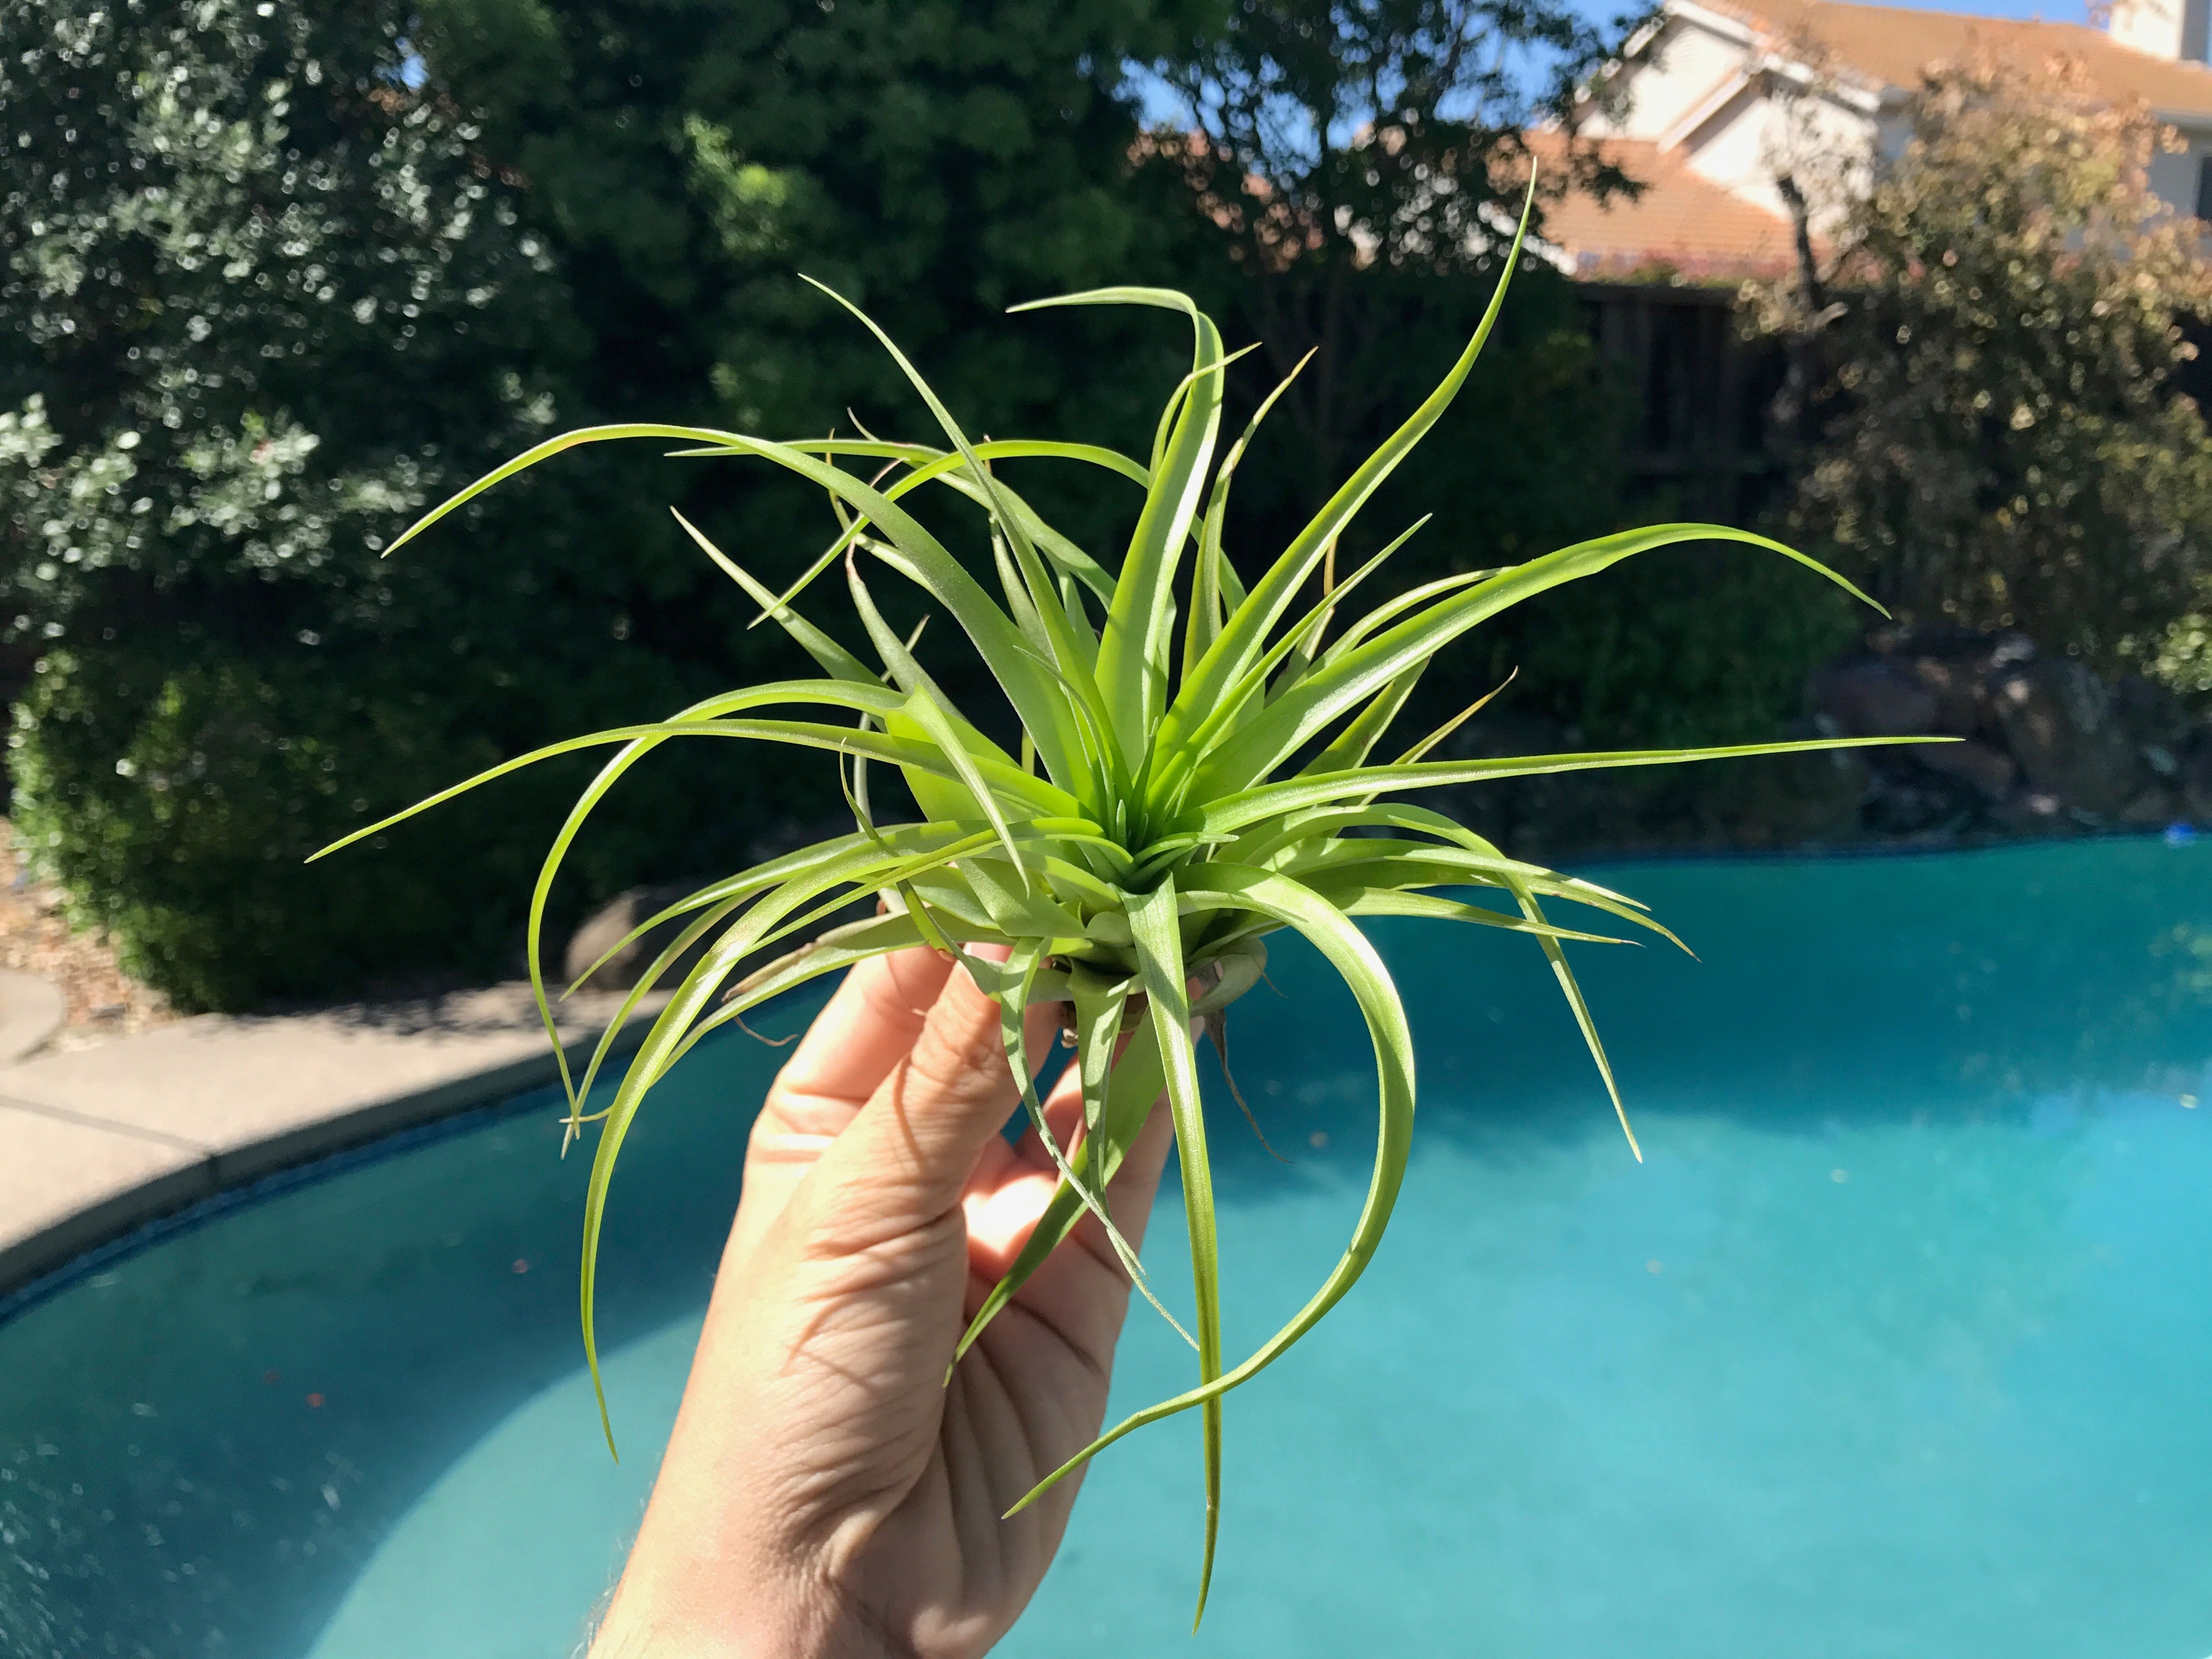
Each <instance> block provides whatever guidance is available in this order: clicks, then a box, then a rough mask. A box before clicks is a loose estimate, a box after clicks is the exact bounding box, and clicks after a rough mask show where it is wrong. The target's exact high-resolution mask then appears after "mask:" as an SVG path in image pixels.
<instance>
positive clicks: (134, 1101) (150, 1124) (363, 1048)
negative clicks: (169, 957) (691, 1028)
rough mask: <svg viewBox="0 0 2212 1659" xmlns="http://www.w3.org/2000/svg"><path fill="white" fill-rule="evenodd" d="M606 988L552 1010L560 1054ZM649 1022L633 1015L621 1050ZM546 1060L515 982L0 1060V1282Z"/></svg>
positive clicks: (503, 1091)
mask: <svg viewBox="0 0 2212 1659" xmlns="http://www.w3.org/2000/svg"><path fill="white" fill-rule="evenodd" d="M620 1000H621V999H620V997H619V996H618V995H617V994H612V993H608V994H599V995H590V994H580V995H578V996H576V997H574V998H572V999H571V1000H569V1001H568V1003H567V1004H565V1005H563V1006H562V1007H561V1008H560V1010H559V1012H560V1015H561V1036H562V1046H563V1047H564V1048H566V1050H567V1051H568V1055H569V1058H570V1060H571V1063H572V1064H580V1062H581V1061H582V1060H583V1059H585V1058H586V1057H587V1056H588V1055H589V1054H590V1051H591V1048H592V1044H593V1043H595V1042H597V1041H598V1039H599V1035H600V1034H601V1032H603V1031H604V1030H605V1028H606V1024H607V1022H608V1021H609V1020H610V1019H611V1018H612V1017H613V1014H614V1012H615V1011H616V1009H617V1007H618V1006H620ZM658 1006H659V998H655V999H653V1000H652V1001H650V1002H648V1003H647V1005H646V1006H645V1008H644V1009H642V1010H641V1013H644V1014H650V1013H651V1012H654V1011H655V1010H656V1009H657V1007H658ZM651 1024H652V1022H651V1020H650V1019H649V1018H638V1019H634V1020H632V1022H631V1023H630V1024H629V1027H628V1029H627V1030H625V1031H624V1032H623V1039H622V1041H621V1042H619V1044H618V1045H617V1052H621V1053H627V1052H628V1051H629V1049H631V1048H635V1046H636V1044H637V1043H638V1042H641V1041H642V1040H643V1037H644V1036H645V1033H646V1030H647V1029H648V1027H649V1026H650V1025H651ZM556 1075H557V1073H556V1068H555V1062H554V1058H553V1049H552V1045H551V1043H550V1042H548V1041H547V1040H546V1036H545V1030H544V1026H543V1025H542V1024H540V1023H539V1021H538V1013H537V1011H536V1009H535V1008H534V1007H533V1006H532V1003H531V1000H530V992H529V987H527V986H526V985H521V984H514V985H501V986H494V987H489V989H484V990H477V991H466V992H459V993H455V994H450V995H446V996H439V997H431V998H418V999H414V1000H408V1001H403V1002H395V1003H357V1004H351V1005H346V1006H339V1007H335V1008H328V1009H322V1010H319V1011H316V1012H310V1013H297V1014H276V1015H262V1016H251V1015H249V1016H230V1015H203V1016H201V1017H199V1018H192V1019H185V1020H180V1021H178V1022H177V1023H176V1024H171V1025H165V1026H162V1027H161V1028H159V1029H157V1030H151V1031H147V1032H143V1033H142V1034H140V1035H138V1036H128V1037H121V1038H118V1039H116V1040H115V1041H113V1042H106V1043H102V1044H100V1045H99V1046H97V1047H94V1048H80V1049H75V1050H71V1051H68V1052H61V1053H41V1054H32V1055H30V1056H29V1057H27V1058H25V1059H22V1060H16V1061H14V1062H13V1063H9V1064H5V1065H0V1295H5V1294H6V1293H7V1292H9V1291H13V1290H15V1289H17V1288H19V1287H20V1286H21V1285H25V1284H27V1283H28V1282H29V1281H31V1280H33V1279H36V1278H38V1277H39V1276H40V1275H41V1274H43V1273H49V1272H51V1271H52V1270H53V1269H54V1268H56V1267H60V1266H61V1265H62V1264H63V1263H64V1262H65V1261H68V1260H69V1259H70V1257H72V1256H74V1255H78V1254H80V1253H82V1251H85V1250H88V1249H92V1248H93V1247H94V1246H95V1245H99V1244H102V1243H106V1242H108V1241H109V1240H111V1239H113V1238H117V1237H121V1236H122V1235H124V1234H125V1233H127V1232H130V1231H132V1230H133V1229H135V1228H137V1227H139V1226H142V1225H144V1224H146V1223H147V1222H149V1221H154V1220H157V1219H159V1218H161V1217H162V1216H165V1215H168V1214H171V1213H173V1212H175V1211H178V1210H179V1209H182V1208H184V1207H185V1206H188V1205H191V1204H194V1203H197V1202H198V1201H199V1200H202V1199H204V1198H208V1197H210V1196H211V1195H213V1194H216V1193H218V1192H221V1191H222V1190H223V1189H224V1188H230V1187H236V1186H239V1185H240V1184H241V1183H243V1182H250V1181H253V1180H257V1179H258V1178H259V1177H261V1176H266V1175H270V1174H272V1173H274V1172H275V1171H276V1170H282V1169H284V1168H287V1167H289V1166H290V1165H294V1164H303V1163H306V1162H307V1161H309V1160H311V1159H313V1158H321V1157H324V1156H325V1155H326V1154H329V1153H331V1152H340V1151H343V1150H344V1149H345V1148H347V1147H350V1146H360V1145H362V1143H364V1142H367V1141H370V1140H374V1139H379V1138H380V1137H382V1136H385V1135H388V1134H392V1133H395V1132H397V1131H398V1130H401V1129H405V1128H410V1127H414V1126H416V1125H417V1124H422V1123H427V1122H429V1121H432V1120H434V1119H436V1118H441V1117H446V1116H449V1115H452V1114H453V1113H456V1112H461V1111H465V1110H467V1109H470V1108H471V1107H475V1106H480V1105H484V1104H487V1103H489V1102H492V1101H495V1100H497V1099H500V1098H501V1097H505V1096H507V1095H512V1094H516V1093H520V1091H524V1090H526V1089H534V1088H538V1087H540V1086H542V1085H547V1084H550V1083H552V1082H554V1081H555V1079H556Z"/></svg>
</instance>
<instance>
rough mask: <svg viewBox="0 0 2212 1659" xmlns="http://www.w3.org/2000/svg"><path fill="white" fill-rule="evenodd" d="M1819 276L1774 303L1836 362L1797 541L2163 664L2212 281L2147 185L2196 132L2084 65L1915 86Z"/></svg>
mask: <svg viewBox="0 0 2212 1659" xmlns="http://www.w3.org/2000/svg"><path fill="white" fill-rule="evenodd" d="M1908 113H1909V116H1910V120H1911V139H1910V142H1909V143H1907V144H1906V146H1905V149H1904V151H1903V153H1902V155H1900V156H1899V157H1898V158H1897V160H1896V161H1894V162H1893V164H1890V165H1888V166H1887V167H1883V168H1882V169H1881V171H1880V172H1879V173H1877V174H1876V175H1875V177H1874V179H1872V180H1871V183H1870V185H1869V188H1867V189H1866V190H1865V191H1863V192H1861V193H1860V194H1859V195H1858V196H1857V198H1856V199H1853V200H1851V201H1850V202H1849V203H1848V204H1846V206H1845V207H1844V211H1843V213H1842V214H1841V216H1840V217H1839V220H1838V222H1837V224H1836V226H1835V228H1834V231H1833V236H1834V240H1835V244H1836V249H1837V252H1836V254H1835V257H1834V260H1833V267H1834V268H1833V270H1832V272H1830V273H1825V274H1820V273H1816V275H1822V276H1824V277H1825V288H1826V292H1822V291H1821V285H1820V284H1817V283H1808V282H1807V281H1805V280H1802V278H1801V279H1800V280H1796V281H1792V282H1790V283H1784V284H1779V285H1778V286H1777V287H1776V288H1774V289H1771V290H1770V291H1768V292H1766V293H1765V294H1764V295H1762V296H1760V300H1761V303H1760V305H1759V308H1758V310H1757V312H1756V313H1755V314H1756V317H1757V321H1758V325H1759V326H1760V327H1762V328H1764V329H1765V330H1767V331H1774V332H1778V333H1781V334H1784V335H1785V336H1787V337H1789V338H1790V339H1791V340H1792V341H1793V342H1794V343H1795V344H1796V349H1798V350H1799V351H1800V352H1801V354H1802V355H1803V356H1804V357H1805V358H1806V359H1807V360H1808V361H1809V362H1811V363H1812V364H1813V365H1814V369H1813V372H1812V373H1811V374H1809V375H1808V379H1807V385H1808V391H1809V393H1810V399H1809V407H1808V409H1807V410H1805V417H1806V422H1807V428H1808V433H1809V435H1810V441H1809V442H1808V446H1807V448H1806V453H1804V455H1803V456H1802V464H1801V466H1800V470H1799V477H1798V483H1797V485H1796V491H1795V495H1794V498H1793V499H1792V500H1791V501H1790V503H1789V505H1788V507H1787V511H1786V524H1787V530H1788V532H1789V533H1790V534H1793V535H1796V536H1798V537H1801V538H1806V539H1807V540H1808V542H1811V543H1814V544H1824V545H1825V546H1826V548H1827V549H1828V550H1830V552H1831V555H1832V557H1833V558H1834V559H1835V560H1836V561H1837V562H1838V564H1839V565H1840V566H1841V567H1842V568H1844V569H1846V570H1847V571H1849V572H1850V573H1851V574H1854V575H1855V576H1857V578H1858V579H1859V580H1861V581H1862V582H1863V585H1864V586H1867V587H1868V588H1869V591H1871V592H1873V593H1874V594H1875V596H1876V597H1877V598H1878V599H1881V600H1883V601H1884V602H1885V603H1886V604H1887V605H1889V606H1890V607H1891V608H1892V609H1893V610H1895V611H1898V612H1899V614H1900V616H1902V617H1905V619H1907V620H1921V621H1931V620H1932V621H1952V622H1956V623H1963V624H1966V625H1968V626H1972V627H1977V628H1996V627H2016V628H2020V629H2024V630H2025V631H2026V632H2027V633H2028V634H2030V635H2033V636H2034V637H2035V638H2036V639H2038V640H2039V641H2042V642H2043V643H2044V644H2045V646H2046V647H2057V648H2060V649H2063V650H2066V651H2069V652H2071V653H2076V654H2078V655H2080V656H2081V657H2083V658H2084V659H2087V660H2088V661H2089V662H2091V663H2092V664H2093V665H2097V666H2099V667H2100V668H2102V669H2105V670H2106V671H2112V670H2117V669H2119V668H2122V667H2124V666H2128V665H2136V664H2141V663H2143V662H2146V661H2150V660H2154V659H2156V657H2157V654H2158V653H2159V651H2160V647H2161V645H2162V643H2163V642H2164V641H2166V638H2167V636H2168V635H2169V634H2170V633H2171V632H2172V629H2173V628H2174V626H2175V624H2176V622H2177V619H2178V618H2179V617H2183V616H2184V615H2185V614H2186V613H2187V612H2188V611H2190V610H2191V606H2192V604H2194V603H2197V601H2198V596H2199V595H2200V594H2201V592H2202V586H2201V585H2202V583H2203V580H2204V578H2205V573H2206V568H2207V566H2206V556H2207V553H2208V550H2212V435H2208V432H2207V429H2206V426H2205V422H2204V420H2203V416H2202V415H2201V414H2200V412H2199V410H2197V407H2196V406H2195V404H2194V403H2193V402H2192V401H2191V399H2189V398H2186V397H2184V396H2183V395H2181V393H2180V391H2179V386H2178V385H2177V379H2176V377H2177V374H2178V373H2179V369H2180V368H2181V366H2182V365H2183V364H2184V363H2185V362H2186V361H2187V359H2188V357H2189V356H2191V355H2192V349H2191V347H2190V346H2189V345H2188V343H2186V342H2185V339H2184V337H2183V333H2182V324H2183V321H2184V320H2185V319H2186V318H2188V317H2190V316H2191V315H2202V314H2203V309H2204V307H2205V305H2206V303H2207V301H2208V300H2212V273H2208V269H2207V266H2206V264H2205V262H2204V261H2203V258H2202V257H2201V256H2200V254H2199V252H2198V251H2197V239H2198V236H2199V234H2200V231H2199V228H2198V227H2197V225H2196V224H2195V223H2194V222H2191V221H2186V220H2183V219H2179V218H2177V217H2176V216H2173V215H2172V214H2171V213H2169V212H2168V211H2167V210H2166V209H2165V208H2164V206H2163V205H2162V204H2160V201H2159V199H2158V198H2157V197H2155V196H2154V195H2153V194H2152V193H2151V191H2150V189H2149V187H2148V181H2147V175H2148V167H2149V164H2150V161H2151V159H2152V157H2153V156H2154V155H2155V154H2156V153H2157V152H2158V150H2159V149H2160V147H2161V146H2171V145H2172V144H2173V143H2175V142H2177V141H2175V140H2174V139H2173V138H2172V136H2171V134H2170V133H2167V132H2165V131H2162V130H2161V129H2160V127H2159V126H2158V125H2157V124H2156V123H2155V121H2154V119H2153V118H2151V116H2150V115H2149V114H2148V112H2145V111H2143V110H2142V109H2140V108H2130V107H2126V106H2111V105H2108V104H2102V103H2100V102H2098V101H2096V100H2093V99H2092V98H2091V97H2090V96H2089V95H2088V92H2087V88H2086V87H2085V86H2084V84H2083V82H2082V81H2081V76H2080V75H2079V73H2078V70H2075V68H2073V67H2072V66H2069V65H2068V64H2064V63H2059V64H2053V65H2051V67H2049V68H2048V69H2046V70H2039V71H2035V72H2033V73H2031V72H2029V71H2027V70H2021V69H2018V68H2008V67H2005V66H2002V65H1999V64H1986V63H1984V64H1967V65H1964V66H1960V67H1956V68H1953V69H1948V70H1944V71H1943V72H1942V73H1939V74H1936V75H1933V76H1930V77H1929V79H1928V80H1927V81H1926V82H1925V83H1924V84H1923V86H1922V87H1921V88H1919V89H1918V90H1917V92H1916V93H1915V94H1914V95H1913V97H1912V100H1911V106H1910V109H1909V112H1908Z"/></svg>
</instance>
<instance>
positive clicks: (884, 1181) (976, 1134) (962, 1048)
mask: <svg viewBox="0 0 2212 1659" xmlns="http://www.w3.org/2000/svg"><path fill="white" fill-rule="evenodd" d="M1020 1098H1021V1091H1020V1088H1019V1086H1018V1085H1017V1084H1016V1082H1015V1080H1014V1074H1013V1070H1012V1067H1011V1066H1008V1065H1007V1063H1006V1047H1005V1043H1004V1041H1003V1040H1002V1038H1001V1036H1000V1014H999V1005H998V1004H997V1003H996V1002H994V1000H992V999H991V998H990V997H988V996H987V995H986V994H984V993H983V992H982V991H981V989H980V988H979V987H977V986H976V984H975V981H974V979H972V978H971V977H969V973H968V970H967V969H965V968H964V967H962V968H955V969H953V970H952V973H951V977H949V978H948V979H947V980H946V981H945V988H944V989H943V990H942V991H941V992H939V994H938V998H937V1000H936V1001H935V1002H934V1003H933V1004H932V1005H931V1006H930V1010H929V1013H928V1015H927V1018H925V1019H924V1020H923V1021H922V1026H921V1034H920V1035H919V1036H916V1037H915V1042H914V1047H913V1048H911V1049H910V1050H909V1051H908V1054H906V1056H905V1057H904V1058H903V1059H902V1060H900V1061H899V1062H898V1063H897V1064H896V1065H895V1066H892V1067H891V1070H890V1075H888V1076H887V1077H885V1078H884V1080H883V1082H882V1083H881V1084H879V1085H877V1088H876V1091H875V1093H874V1094H873V1095H872V1096H871V1097H869V1100H868V1103H867V1104H866V1105H865V1106H863V1107H862V1108H861V1109H860V1112H859V1113H858V1114H857V1115H855V1116H854V1119H853V1121H852V1122H851V1123H850V1124H849V1125H848V1126H847V1127H846V1128H845V1130H844V1132H843V1133H842V1134H840V1135H839V1136H838V1137H837V1139H836V1142H835V1143H834V1144H833V1145H832V1146H830V1147H829V1150H828V1151H827V1152H824V1153H823V1156H822V1158H821V1160H820V1162H819V1163H818V1164H817V1165H816V1167H815V1170H814V1173H813V1176H812V1182H811V1184H813V1185H815V1186H816V1187H817V1189H818V1195H819V1197H820V1198H822V1199H823V1200H827V1202H826V1205H825V1208H824V1211H823V1212H820V1213H824V1214H826V1217H827V1218H829V1221H830V1225H834V1226H836V1227H837V1228H838V1230H839V1231H841V1232H845V1231H858V1232H860V1233H862V1234H865V1235H866V1237H865V1238H855V1239H854V1243H855V1245H862V1244H865V1243H872V1242H875V1241H876V1240H878V1239H882V1238H886V1237H894V1236H896V1235H897V1234H899V1233H902V1232H905V1231H911V1230H912V1229H914V1228H916V1227H921V1226H925V1225H928V1224H929V1223H931V1222H933V1221H936V1220H938V1219H939V1218H941V1217H943V1216H945V1214H947V1213H948V1212H951V1211H953V1210H954V1209H956V1208H957V1206H958V1205H959V1202H960V1197H961V1194H962V1193H963V1190H964V1189H965V1188H966V1187H967V1185H968V1179H969V1176H970V1175H971V1174H972V1173H973V1172H974V1170H975V1160H976V1158H977V1157H978V1156H979V1155H980V1154H981V1152H982V1151H983V1149H984V1147H985V1146H987V1145H989V1143H990V1141H991V1139H992V1137H993V1136H994V1135H996V1134H997V1133H999V1131H1000V1128H1002V1127H1004V1126H1005V1124H1006V1119H1007V1118H1008V1117H1009V1116H1010V1115H1012V1112H1013V1109H1014V1106H1015V1103H1017V1102H1018V1100H1019V1099H1020Z"/></svg>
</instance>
